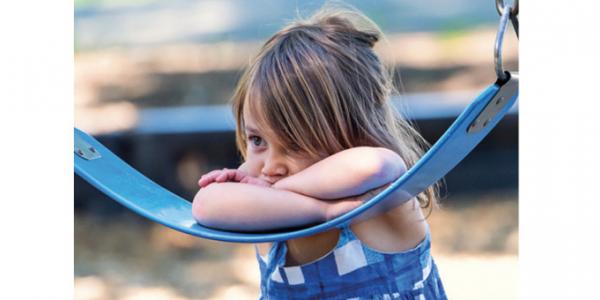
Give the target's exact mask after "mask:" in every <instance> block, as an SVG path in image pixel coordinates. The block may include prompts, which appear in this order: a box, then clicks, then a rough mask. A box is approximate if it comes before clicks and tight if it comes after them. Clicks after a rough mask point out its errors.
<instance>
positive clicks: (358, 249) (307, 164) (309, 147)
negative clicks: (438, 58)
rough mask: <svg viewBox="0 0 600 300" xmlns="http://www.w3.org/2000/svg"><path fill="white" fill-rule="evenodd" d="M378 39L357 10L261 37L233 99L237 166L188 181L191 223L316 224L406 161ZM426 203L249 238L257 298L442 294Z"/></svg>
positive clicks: (410, 139) (404, 127)
mask: <svg viewBox="0 0 600 300" xmlns="http://www.w3.org/2000/svg"><path fill="white" fill-rule="evenodd" d="M380 38H381V32H380V30H379V29H378V28H377V27H376V26H375V25H374V24H373V23H372V22H370V21H369V20H368V19H367V18H366V17H364V16H363V15H361V14H360V13H357V12H347V11H344V12H342V11H337V12H336V11H334V12H331V11H329V12H328V11H325V10H322V11H321V12H319V13H317V14H316V15H315V16H313V17H312V18H310V19H309V20H307V21H299V22H295V23H293V24H291V25H289V26H287V27H285V28H284V29H282V30H280V31H279V32H277V33H276V34H275V35H274V36H273V37H271V38H270V39H269V40H268V41H267V42H266V43H265V44H264V46H263V47H262V49H261V50H260V52H259V54H258V55H257V57H256V58H255V59H254V60H253V61H252V62H251V64H250V66H249V68H248V69H247V70H246V72H245V73H244V75H243V77H242V79H241V81H240V82H239V85H238V87H237V90H236V93H235V95H234V98H233V112H234V115H235V118H236V121H237V128H236V138H237V145H238V147H239V150H240V152H241V154H242V156H243V158H244V163H243V164H242V165H241V166H240V167H239V168H238V169H223V170H215V171H212V172H210V173H208V174H205V175H204V176H202V178H200V180H199V185H200V187H201V189H200V191H199V192H198V194H197V195H196V197H195V198H194V202H193V214H194V217H195V218H196V219H197V220H198V222H199V223H201V224H204V225H206V226H211V227H217V228H221V229H228V230H235V231H260V230H276V229H281V228H285V227H296V226H302V225H308V224H312V223H318V222H324V221H327V220H330V219H332V218H334V217H336V216H339V215H341V214H343V213H345V212H348V211H350V210H351V209H353V208H356V207H358V206H359V205H360V204H361V203H363V202H364V201H365V200H368V199H370V198H371V197H372V196H374V195H375V194H377V192H379V191H381V190H382V189H383V188H385V187H386V186H387V185H388V184H389V183H390V182H392V181H394V180H395V179H396V178H398V177H399V176H400V175H402V174H403V173H404V172H405V171H406V168H407V166H411V165H412V164H414V162H415V161H416V160H417V159H418V157H419V155H420V154H422V151H423V150H422V147H421V146H420V145H421V144H423V140H422V139H421V137H420V136H419V135H418V133H417V132H416V131H414V130H413V129H412V128H411V127H410V126H409V124H408V123H407V122H406V121H405V120H403V119H401V118H399V117H398V116H397V114H396V113H395V112H394V110H393V108H392V105H391V103H390V94H391V92H392V90H393V88H392V82H391V80H390V76H389V74H387V73H386V71H385V69H384V67H383V65H382V63H381V61H380V60H379V58H378V57H377V55H376V54H375V53H374V51H373V46H374V44H375V43H376V42H377V41H378V40H379V39H380ZM394 196H395V195H394V194H392V195H390V197H394ZM435 201H436V198H435V192H434V190H433V189H432V188H430V189H429V190H427V191H426V192H424V193H422V194H421V195H419V196H418V197H416V198H414V199H411V200H409V201H407V202H405V203H404V204H403V205H401V206H399V207H396V208H394V209H391V210H389V211H388V212H386V213H383V214H381V215H378V216H375V217H371V218H370V219H367V220H361V221H360V222H354V223H353V224H352V225H350V226H345V227H343V228H341V229H331V230H329V231H325V232H322V233H319V234H315V235H313V236H308V237H303V238H297V239H294V240H289V241H286V242H275V243H264V244H259V245H256V250H257V259H258V261H259V266H260V271H261V289H260V290H261V299H262V298H265V299H349V298H352V299H363V298H366V299H392V298H393V299H396V298H400V299H445V298H446V295H445V292H444V289H443V287H442V283H441V281H440V278H439V275H438V271H437V268H436V265H435V263H434V262H433V260H432V258H431V254H430V234H429V227H428V225H427V223H426V220H425V217H424V216H423V213H422V212H421V208H431V207H432V206H433V205H435Z"/></svg>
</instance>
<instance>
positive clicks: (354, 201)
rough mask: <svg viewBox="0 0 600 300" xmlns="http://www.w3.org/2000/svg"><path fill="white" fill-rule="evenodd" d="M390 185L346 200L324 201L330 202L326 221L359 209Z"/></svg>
mask: <svg viewBox="0 0 600 300" xmlns="http://www.w3.org/2000/svg"><path fill="white" fill-rule="evenodd" d="M390 184H391V183H388V184H385V185H383V186H380V187H378V188H374V189H372V190H370V191H367V192H366V193H363V194H360V195H356V196H352V197H348V198H343V199H339V200H333V201H332V200H325V201H327V202H330V204H329V206H328V208H327V213H326V218H327V221H329V220H331V219H334V218H336V217H338V216H341V215H343V214H345V213H347V212H349V211H351V210H353V209H355V208H357V207H359V206H360V205H361V204H363V203H364V202H366V201H368V200H370V199H371V198H373V197H375V196H376V195H377V194H379V193H380V192H381V191H383V190H385V189H386V188H387V187H388V186H389V185H390Z"/></svg>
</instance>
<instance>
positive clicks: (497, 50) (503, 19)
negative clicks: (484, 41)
mask: <svg viewBox="0 0 600 300" xmlns="http://www.w3.org/2000/svg"><path fill="white" fill-rule="evenodd" d="M515 1H516V0H515ZM499 2H502V7H501V9H499V11H500V12H501V16H500V24H499V26H498V33H497V34H496V43H495V44H494V63H495V66H496V76H497V77H498V80H499V81H500V82H506V81H507V80H508V79H509V75H508V74H507V72H506V71H504V68H503V66H502V42H503V41H504V32H506V28H507V26H508V19H509V17H510V15H512V12H513V11H514V12H515V13H518V9H517V10H514V9H513V8H512V6H511V5H510V4H504V1H503V0H496V3H497V4H498V3H499ZM517 5H518V2H517ZM497 7H498V6H497ZM515 18H516V15H515ZM513 25H514V23H513ZM516 31H517V28H516V27H515V32H516ZM517 38H518V34H517Z"/></svg>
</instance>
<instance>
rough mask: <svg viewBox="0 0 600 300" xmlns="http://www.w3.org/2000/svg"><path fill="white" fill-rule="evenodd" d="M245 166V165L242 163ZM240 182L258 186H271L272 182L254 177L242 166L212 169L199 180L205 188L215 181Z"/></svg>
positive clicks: (199, 183)
mask: <svg viewBox="0 0 600 300" xmlns="http://www.w3.org/2000/svg"><path fill="white" fill-rule="evenodd" d="M242 166H243V165H242ZM227 181H233V182H240V183H246V184H252V185H258V186H265V187H271V183H270V182H268V181H265V180H262V179H260V178H257V177H252V176H250V175H248V173H247V172H246V171H244V169H243V168H242V167H240V168H239V169H237V170H236V169H222V170H214V171H211V172H209V173H207V174H205V175H203V176H202V177H200V180H198V185H199V186H200V187H201V188H203V187H206V186H208V185H209V184H211V183H215V182H227Z"/></svg>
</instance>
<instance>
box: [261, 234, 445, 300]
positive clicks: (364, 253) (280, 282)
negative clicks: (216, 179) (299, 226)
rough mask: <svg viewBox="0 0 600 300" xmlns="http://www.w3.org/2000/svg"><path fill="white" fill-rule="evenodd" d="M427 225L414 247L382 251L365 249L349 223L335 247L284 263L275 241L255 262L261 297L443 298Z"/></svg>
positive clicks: (280, 246) (284, 248)
mask: <svg viewBox="0 0 600 300" xmlns="http://www.w3.org/2000/svg"><path fill="white" fill-rule="evenodd" d="M430 248H431V237H430V232H429V227H427V233H426V235H425V239H424V240H423V241H422V242H421V243H420V244H419V245H417V246H416V247H415V248H413V249H410V250H407V251H402V252H396V253H382V252H378V251H376V250H374V249H371V248H369V247H368V246H367V245H366V244H364V243H362V242H361V241H360V240H359V239H358V238H357V237H356V236H355V235H354V233H353V232H352V230H351V229H350V228H349V226H344V227H342V228H341V233H340V237H339V240H338V243H337V245H336V246H335V247H334V249H333V250H332V251H331V252H329V253H328V254H326V255H325V256H323V257H321V258H319V259H317V260H315V261H313V262H309V263H307V264H304V265H300V266H290V267H285V256H286V253H287V246H286V243H285V242H275V243H273V246H272V247H271V249H270V251H269V253H268V255H267V256H266V257H264V256H261V255H259V253H258V250H257V251H256V256H257V259H258V262H259V266H260V273H261V280H260V296H259V298H260V299H353V300H354V299H410V300H415V299H418V300H423V299H428V300H430V299H447V297H446V293H445V291H444V288H443V286H442V281H441V280H440V277H439V274H438V270H437V267H436V265H435V263H434V261H433V258H432V257H431V253H430Z"/></svg>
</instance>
